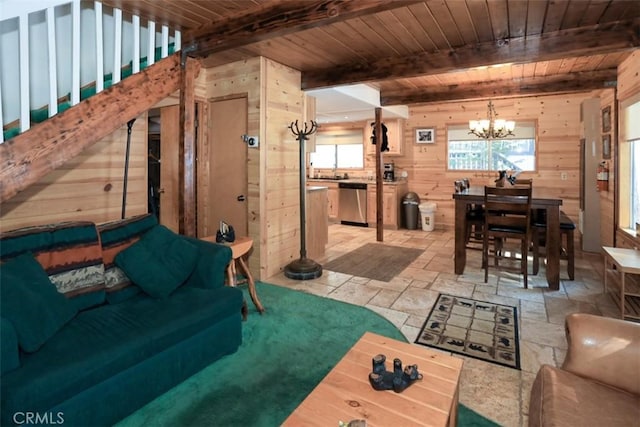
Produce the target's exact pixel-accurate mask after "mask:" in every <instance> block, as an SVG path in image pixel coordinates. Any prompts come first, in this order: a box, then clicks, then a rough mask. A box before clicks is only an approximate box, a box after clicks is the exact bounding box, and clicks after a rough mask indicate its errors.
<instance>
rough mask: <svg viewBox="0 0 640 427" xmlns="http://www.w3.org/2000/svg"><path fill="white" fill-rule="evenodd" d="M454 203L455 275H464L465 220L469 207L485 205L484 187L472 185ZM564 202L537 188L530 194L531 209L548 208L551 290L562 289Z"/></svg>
mask: <svg viewBox="0 0 640 427" xmlns="http://www.w3.org/2000/svg"><path fill="white" fill-rule="evenodd" d="M453 199H454V200H455V246H456V247H455V264H454V265H455V273H456V274H463V273H464V267H465V264H466V263H467V250H466V241H465V235H466V227H467V224H466V221H467V215H466V214H467V207H468V206H469V205H482V204H483V203H484V187H482V186H471V187H469V188H467V189H466V190H462V191H461V192H458V193H454V194H453ZM561 205H562V199H558V198H549V197H544V196H543V195H542V194H540V191H536V188H535V187H534V188H533V189H532V194H531V209H545V210H546V212H547V235H546V243H545V247H546V253H547V268H546V271H547V283H548V284H549V288H550V289H552V290H558V289H560V250H561V248H560V246H561V242H560V206H561Z"/></svg>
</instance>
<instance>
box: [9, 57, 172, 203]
mask: <svg viewBox="0 0 640 427" xmlns="http://www.w3.org/2000/svg"><path fill="white" fill-rule="evenodd" d="M181 76H182V73H181V67H180V52H178V53H175V54H173V55H171V56H169V57H167V58H164V59H162V60H161V61H158V62H156V63H155V64H153V65H151V66H149V67H147V68H146V69H144V70H142V71H141V72H139V73H136V74H134V75H132V76H129V77H127V78H126V79H124V80H122V81H121V82H120V83H118V84H116V85H114V86H111V87H110V88H108V89H106V90H104V91H102V92H100V93H98V94H96V95H94V96H92V97H90V98H88V99H86V100H84V101H82V102H80V103H79V104H77V105H75V106H73V107H71V108H69V109H68V110H66V111H64V112H62V113H59V114H57V115H55V116H53V117H52V118H50V119H48V120H46V121H44V122H42V123H38V124H36V125H34V126H33V127H32V128H30V129H29V130H27V131H26V132H23V133H21V134H20V135H17V136H15V137H14V138H12V139H10V140H8V141H6V142H5V143H3V144H0V203H2V202H5V201H7V200H9V199H10V198H12V197H13V196H15V195H16V194H18V193H19V192H20V191H22V190H24V189H25V188H27V187H28V186H30V185H32V184H34V183H36V182H37V181H38V180H39V179H40V178H42V177H43V176H45V175H46V174H47V173H49V172H51V171H52V170H54V169H56V168H58V167H60V166H61V165H63V164H64V163H65V162H66V161H68V160H70V159H72V158H74V157H75V156H77V155H78V154H80V153H81V152H82V151H84V150H85V149H86V148H88V147H90V146H91V145H93V144H95V143H96V142H98V141H100V140H101V139H102V138H104V137H106V136H107V135H110V134H111V133H113V132H114V131H116V130H117V129H118V128H120V127H121V126H123V125H125V124H126V123H127V122H128V121H129V120H131V119H133V118H135V117H137V116H139V115H140V114H142V113H143V112H145V111H147V110H148V109H150V108H152V107H153V106H154V105H155V104H157V103H158V102H159V101H161V100H162V99H164V98H166V97H167V96H169V95H171V94H172V93H174V92H175V91H177V90H179V89H180V87H181Z"/></svg>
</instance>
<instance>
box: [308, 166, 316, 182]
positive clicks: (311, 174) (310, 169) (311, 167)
mask: <svg viewBox="0 0 640 427" xmlns="http://www.w3.org/2000/svg"><path fill="white" fill-rule="evenodd" d="M315 177H316V173H315V171H314V170H313V163H310V164H309V178H315Z"/></svg>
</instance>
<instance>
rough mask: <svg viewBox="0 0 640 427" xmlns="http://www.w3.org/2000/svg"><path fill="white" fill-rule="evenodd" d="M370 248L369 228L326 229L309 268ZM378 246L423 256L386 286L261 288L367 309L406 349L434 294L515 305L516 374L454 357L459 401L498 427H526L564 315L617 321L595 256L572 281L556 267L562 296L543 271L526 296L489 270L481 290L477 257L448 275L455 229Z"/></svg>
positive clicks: (560, 348) (579, 262)
mask: <svg viewBox="0 0 640 427" xmlns="http://www.w3.org/2000/svg"><path fill="white" fill-rule="evenodd" d="M375 241H376V231H375V229H374V228H360V227H351V226H344V225H340V224H332V225H330V226H329V243H328V245H327V250H326V253H325V257H324V258H322V259H316V260H315V261H318V262H320V263H321V264H322V263H325V262H327V261H330V260H332V259H335V258H337V257H339V256H341V255H343V254H345V253H347V252H350V251H351V250H353V249H356V248H358V247H360V246H362V245H363V244H365V243H371V242H375ZM384 243H385V244H388V245H396V246H403V247H414V248H420V249H424V252H423V254H422V255H420V256H419V257H418V258H417V259H416V260H415V261H414V262H413V263H411V264H410V265H409V267H407V268H406V269H405V270H404V271H402V272H401V273H400V274H399V275H398V276H396V277H394V278H393V279H392V280H391V281H389V282H381V281H376V280H370V279H368V278H364V277H355V276H351V275H347V274H343V273H338V272H332V271H326V270H325V271H324V272H323V275H322V276H321V277H319V278H318V279H315V280H309V281H302V282H301V281H295V280H291V279H288V278H286V277H285V276H284V274H282V273H280V274H278V275H275V276H273V277H271V278H269V279H267V280H266V282H269V283H273V284H277V285H281V286H285V287H288V288H292V289H297V290H301V291H304V292H309V293H312V294H316V295H321V296H324V297H328V298H333V299H336V300H341V301H346V302H349V303H352V304H357V305H361V306H365V307H367V308H369V309H371V310H373V311H375V312H377V313H379V314H381V315H382V316H384V317H386V318H387V319H389V320H390V321H391V322H393V323H394V324H395V325H396V326H397V327H398V328H399V329H400V330H401V331H402V332H403V333H404V335H405V336H406V338H407V340H408V341H409V342H413V341H414V340H415V338H416V337H417V335H418V333H419V332H420V328H421V327H422V324H423V323H424V321H425V319H426V317H427V315H428V314H429V312H430V310H431V307H432V306H433V304H434V302H435V300H436V297H437V296H438V294H439V293H440V292H442V293H449V294H453V295H457V296H463V297H471V298H474V299H477V300H482V301H491V302H495V303H499V304H506V305H512V306H516V307H517V308H518V313H519V319H518V320H519V327H520V331H519V332H520V334H519V335H520V358H521V370H520V371H518V370H515V369H511V368H507V367H502V366H499V365H495V364H493V363H488V362H483V361H480V360H476V359H473V358H469V357H464V356H459V355H454V356H456V357H462V358H463V359H465V363H464V368H463V371H462V378H461V382H460V402H461V403H463V404H465V405H466V406H468V407H470V408H472V409H474V410H475V411H477V412H478V413H480V414H482V415H484V416H485V417H488V418H490V419H491V420H493V421H495V422H497V423H499V424H500V425H503V426H523V425H524V426H526V425H527V423H528V418H527V417H528V411H529V393H530V390H531V385H532V383H533V380H534V378H535V375H536V373H537V372H538V369H539V367H540V365H542V364H545V363H546V364H550V365H556V366H559V365H561V364H562V361H563V360H564V355H565V352H566V348H567V344H566V341H565V336H564V318H565V316H566V315H567V314H569V313H573V312H583V313H594V314H600V315H603V316H610V317H619V310H618V308H617V306H616V304H615V302H614V301H613V299H612V298H611V297H610V296H609V295H608V294H604V293H603V289H604V287H603V280H602V270H603V262H602V258H601V256H600V255H598V254H590V253H583V252H580V251H578V252H577V254H576V272H575V273H576V274H575V280H573V281H570V280H568V276H567V273H566V263H565V262H561V263H560V279H561V283H560V290H558V291H551V290H549V289H548V287H547V283H546V280H545V270H544V266H543V265H542V266H541V268H540V272H539V273H538V275H537V276H531V275H530V276H529V289H524V287H523V284H522V279H521V278H520V277H519V276H518V275H513V274H511V273H508V272H503V271H496V270H494V269H489V280H488V283H484V272H483V270H482V268H481V252H480V251H468V255H467V266H466V268H465V273H464V274H463V275H456V274H454V273H453V254H454V234H453V230H450V231H443V230H438V229H436V230H435V231H431V232H426V231H422V230H397V231H391V230H385V231H384ZM576 246H577V245H576ZM530 271H531V270H530ZM415 345H417V344H415ZM436 351H437V350H436Z"/></svg>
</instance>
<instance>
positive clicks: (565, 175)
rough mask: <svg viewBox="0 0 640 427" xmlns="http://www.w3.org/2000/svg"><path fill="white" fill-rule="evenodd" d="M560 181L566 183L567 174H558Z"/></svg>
mask: <svg viewBox="0 0 640 427" xmlns="http://www.w3.org/2000/svg"><path fill="white" fill-rule="evenodd" d="M560 179H561V180H562V181H566V180H567V173H566V172H560Z"/></svg>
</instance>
